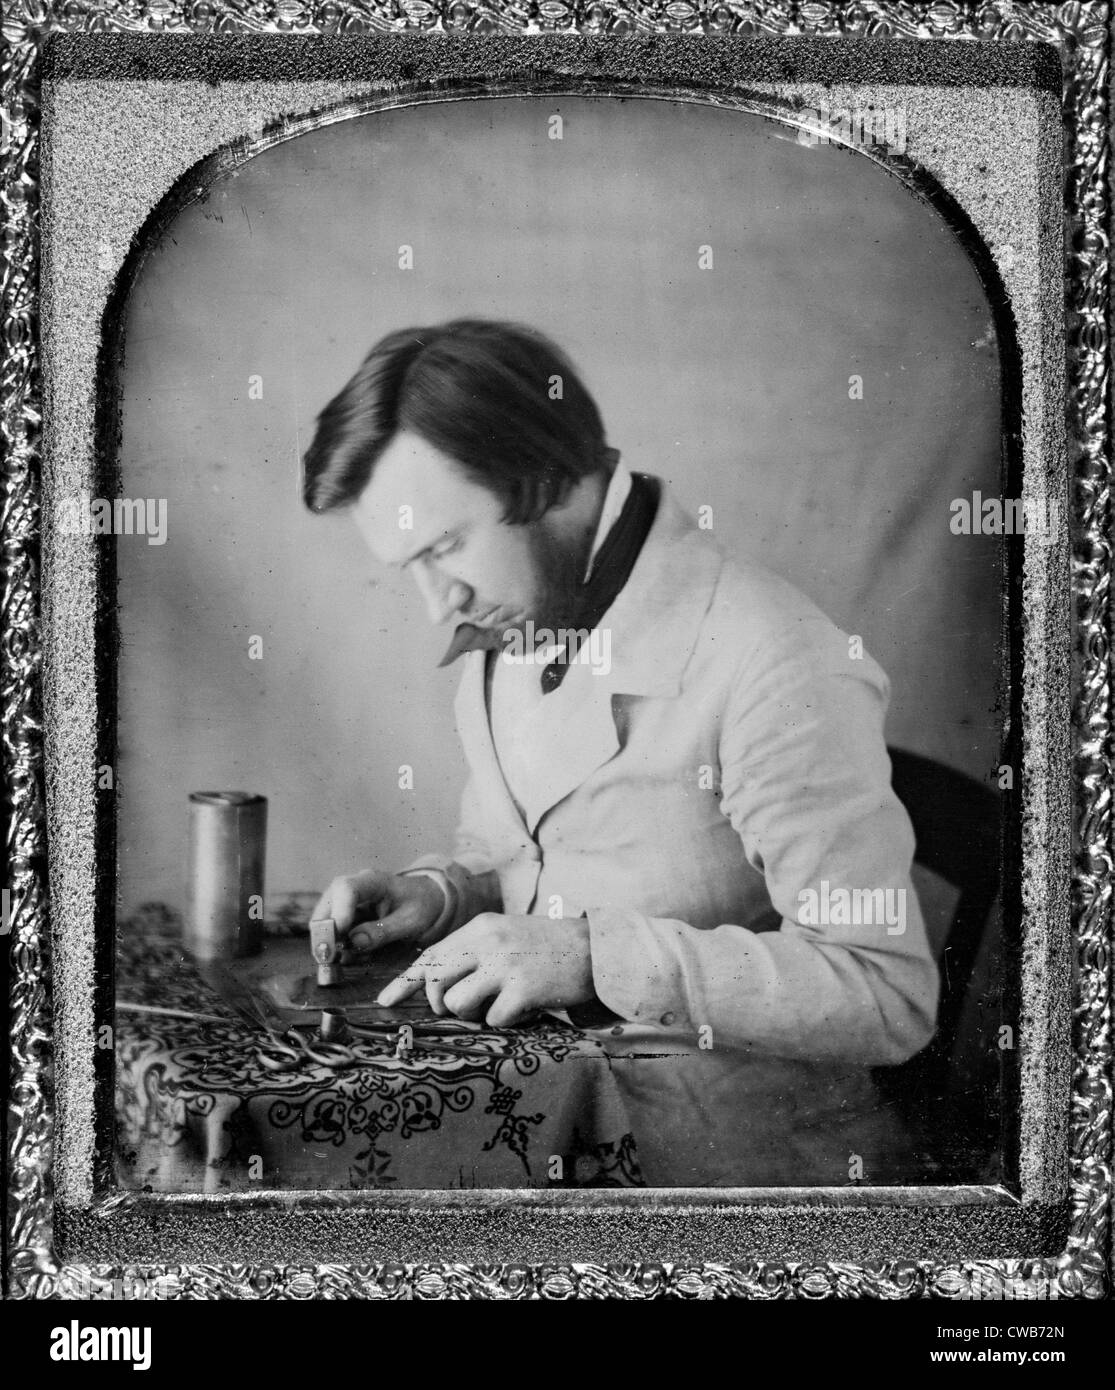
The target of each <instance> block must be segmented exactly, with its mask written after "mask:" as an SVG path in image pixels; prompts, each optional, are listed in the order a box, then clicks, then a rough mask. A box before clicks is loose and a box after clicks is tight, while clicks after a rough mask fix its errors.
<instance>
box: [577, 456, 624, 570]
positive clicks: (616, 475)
mask: <svg viewBox="0 0 1115 1390" xmlns="http://www.w3.org/2000/svg"><path fill="white" fill-rule="evenodd" d="M630 491H631V470H630V469H629V468H628V467H627V465H626V464H625V463H623V462H622V460H617V462H616V466H615V467H614V468H613V469H612V476H611V478H610V479H609V480H608V489H607V491H606V492H605V493H604V505H603V507H602V508H601V510H600V520H599V522H598V523H597V526H596V535H595V537H594V538H593V542H592V550H591V551H590V552H589V557H588V568H587V569H586V570H585V580H586V581H587V580H588V577H589V575H591V574H592V567H593V565H594V564H595V563H596V555H597V552H598V551H599V549H600V547H601V546H602V545H603V544H604V541H605V539H606V537H607V535H608V532H609V531H610V530H611V529H612V527H613V526H614V525H615V523H616V522H617V521H618V520H619V514H620V512H622V511H623V504H624V503H625V502H626V501H627V494H628V493H629V492H630Z"/></svg>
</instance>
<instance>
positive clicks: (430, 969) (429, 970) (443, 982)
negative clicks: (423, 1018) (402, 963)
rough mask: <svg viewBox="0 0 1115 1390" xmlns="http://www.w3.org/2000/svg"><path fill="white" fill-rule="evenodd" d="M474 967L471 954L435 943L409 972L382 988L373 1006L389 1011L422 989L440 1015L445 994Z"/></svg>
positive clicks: (443, 1005)
mask: <svg viewBox="0 0 1115 1390" xmlns="http://www.w3.org/2000/svg"><path fill="white" fill-rule="evenodd" d="M477 964H478V962H477V959H476V956H475V955H473V953H472V952H471V951H467V950H464V951H462V950H459V949H457V950H455V949H454V943H452V942H444V941H442V942H439V943H438V945H437V946H434V947H431V948H430V950H428V951H423V952H422V954H421V955H420V956H419V957H418V959H417V960H416V961H415V962H414V964H413V965H412V966H411V967H410V969H409V970H407V971H405V972H404V973H403V974H402V975H398V976H396V978H395V979H394V980H392V981H391V983H390V984H389V985H385V986H384V988H383V989H382V990H380V992H379V996H378V998H377V999H376V1003H377V1004H381V1005H383V1006H384V1007H385V1008H390V1007H391V1006H392V1005H393V1004H398V1003H399V1002H400V1001H401V1000H403V999H409V998H410V996H411V995H412V994H416V993H417V992H418V990H420V989H422V988H423V987H425V990H426V998H427V999H428V1000H429V1001H430V1008H431V1009H433V1011H434V1013H436V1014H443V1013H445V1012H446V1006H445V1003H444V997H445V991H446V990H447V989H448V988H449V987H450V986H451V985H455V984H456V983H457V981H458V980H462V979H464V977H465V976H466V975H470V974H472V972H473V971H474V970H475V969H476V967H477Z"/></svg>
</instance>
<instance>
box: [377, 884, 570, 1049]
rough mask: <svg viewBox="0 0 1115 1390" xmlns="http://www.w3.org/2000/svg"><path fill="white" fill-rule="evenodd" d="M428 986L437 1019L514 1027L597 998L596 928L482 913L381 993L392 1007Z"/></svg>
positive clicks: (565, 920)
mask: <svg viewBox="0 0 1115 1390" xmlns="http://www.w3.org/2000/svg"><path fill="white" fill-rule="evenodd" d="M423 986H424V987H425V990H426V997H427V998H428V999H429V1001H430V1007H431V1008H432V1009H433V1011H434V1013H437V1014H446V1013H452V1014H456V1016H457V1017H458V1018H464V1019H472V1020H474V1019H481V1018H482V1019H484V1021H485V1022H486V1023H487V1024H488V1025H489V1026H490V1027H492V1028H508V1027H510V1026H511V1024H513V1023H516V1022H518V1021H519V1020H520V1019H523V1018H524V1017H526V1016H527V1015H528V1014H531V1013H534V1012H535V1011H536V1010H538V1009H564V1008H568V1007H569V1005H571V1004H583V1003H585V1002H586V1001H587V1000H589V999H592V998H593V997H594V990H593V987H592V962H591V959H590V957H589V933H588V922H587V921H586V920H585V919H584V918H583V917H579V918H568V917H566V918H558V919H552V918H549V917H509V916H507V915H505V914H504V913H500V912H482V913H481V914H480V915H479V916H478V917H474V918H473V919H472V921H471V922H469V923H467V924H466V925H465V926H463V927H461V928H459V929H458V930H457V931H455V932H451V933H450V934H449V935H448V936H447V937H445V938H444V939H443V940H441V941H438V942H437V943H436V944H434V945H433V946H430V947H428V948H427V949H426V950H425V951H423V952H422V954H421V955H420V956H419V957H418V959H417V960H416V961H415V962H414V964H413V965H412V966H411V968H410V969H409V970H408V971H406V973H405V974H403V975H400V976H399V977H398V978H397V979H394V980H392V981H391V983H390V984H389V985H387V986H386V987H385V988H384V989H383V990H381V992H380V995H379V999H378V1001H377V1002H378V1003H380V1004H381V1005H384V1006H386V1007H390V1006H391V1005H393V1004H397V1003H399V1001H400V1000H402V999H406V998H408V997H409V996H410V995H412V994H415V993H416V992H417V991H418V990H419V989H421V988H422V987H423Z"/></svg>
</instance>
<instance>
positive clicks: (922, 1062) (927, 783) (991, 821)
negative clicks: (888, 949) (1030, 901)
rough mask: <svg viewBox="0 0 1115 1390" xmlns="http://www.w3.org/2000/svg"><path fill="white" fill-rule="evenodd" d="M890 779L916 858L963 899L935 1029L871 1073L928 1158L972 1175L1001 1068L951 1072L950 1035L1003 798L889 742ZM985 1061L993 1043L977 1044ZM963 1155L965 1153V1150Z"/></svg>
mask: <svg viewBox="0 0 1115 1390" xmlns="http://www.w3.org/2000/svg"><path fill="white" fill-rule="evenodd" d="M888 752H889V753H890V758H891V768H892V777H891V782H892V785H893V787H894V790H895V793H896V794H897V796H898V799H899V800H900V801H901V802H902V804H903V806H904V807H905V808H906V811H907V813H908V815H909V817H910V820H911V822H912V824H913V827H914V835H915V837H916V848H915V851H914V862H915V863H917V864H920V865H922V867H923V868H925V869H928V870H929V871H930V872H931V873H933V874H936V875H937V876H938V877H939V878H941V879H943V880H944V881H945V882H946V883H949V884H951V885H952V886H953V887H954V888H956V889H957V891H958V893H959V897H958V899H957V902H956V907H955V910H954V912H953V917H952V922H951V924H950V926H949V929H948V934H947V937H946V939H945V944H944V949H943V952H942V954H941V957H940V960H939V963H940V967H941V997H940V1003H939V1006H938V1011H937V1032H936V1034H935V1035H934V1037H933V1040H932V1042H930V1043H929V1045H928V1046H927V1047H925V1048H924V1049H923V1050H922V1051H921V1052H919V1053H918V1055H917V1056H916V1057H913V1058H911V1059H910V1060H909V1061H908V1062H904V1063H902V1064H901V1065H900V1066H897V1067H879V1068H877V1069H876V1070H875V1072H874V1076H875V1081H876V1084H877V1085H878V1086H879V1088H880V1090H881V1091H882V1092H883V1094H884V1095H885V1096H887V1098H888V1099H889V1100H891V1102H892V1103H895V1104H897V1105H898V1107H899V1109H900V1110H901V1111H902V1112H903V1114H904V1117H905V1118H906V1120H907V1122H908V1123H909V1124H910V1125H911V1128H912V1129H913V1131H914V1133H915V1135H917V1136H919V1137H920V1138H921V1139H922V1141H923V1144H924V1146H925V1147H926V1149H927V1150H928V1151H929V1154H930V1157H931V1158H932V1159H933V1160H934V1161H935V1163H936V1165H937V1166H939V1167H940V1168H941V1169H942V1177H944V1178H946V1179H949V1180H952V1181H964V1180H971V1174H970V1173H969V1174H968V1175H965V1174H964V1173H963V1172H961V1171H960V1169H961V1168H962V1167H964V1166H965V1165H964V1162H963V1159H964V1158H966V1159H968V1160H969V1163H968V1165H967V1166H968V1167H970V1168H979V1167H980V1166H981V1163H982V1164H986V1161H987V1158H988V1156H989V1155H990V1154H991V1153H992V1152H993V1151H994V1150H995V1149H996V1148H997V1142H998V1091H999V1076H998V1067H997V1065H991V1064H988V1063H986V1062H985V1063H984V1064H983V1065H982V1066H979V1067H978V1068H977V1070H976V1074H975V1075H974V1076H970V1077H958V1076H957V1075H956V1071H955V1067H956V1042H957V1031H958V1026H959V1024H960V1020H961V1014H962V1012H963V1009H964V1004H965V1001H966V998H967V994H968V987H969V984H970V982H971V979H972V972H973V968H974V966H975V963H976V959H977V957H978V955H979V952H980V947H981V945H982V944H983V939H984V933H985V931H986V929H987V924H988V920H989V918H990V915H991V910H992V908H993V907H994V904H995V899H996V896H997V894H998V891H999V855H1000V834H999V831H1000V825H999V822H1000V813H1001V804H1000V798H999V797H998V796H997V795H996V794H995V792H993V791H991V790H990V789H989V788H988V787H986V786H984V785H982V784H981V783H979V782H977V781H975V780H974V778H971V777H968V776H966V775H965V774H964V773H961V772H956V771H954V770H953V769H952V768H950V767H946V766H945V765H944V764H943V763H938V762H934V761H933V760H932V759H930V758H923V757H920V756H919V755H918V754H916V753H908V752H906V751H904V750H903V749H900V748H890V749H888ZM983 1052H984V1056H985V1058H986V1057H987V1056H989V1055H990V1054H989V1049H988V1048H985V1049H983ZM962 1156H963V1157H962Z"/></svg>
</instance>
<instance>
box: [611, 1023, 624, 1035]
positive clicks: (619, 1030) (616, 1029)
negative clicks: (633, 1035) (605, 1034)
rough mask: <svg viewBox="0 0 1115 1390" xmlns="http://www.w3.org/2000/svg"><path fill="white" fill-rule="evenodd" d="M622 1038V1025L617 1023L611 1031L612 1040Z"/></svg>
mask: <svg viewBox="0 0 1115 1390" xmlns="http://www.w3.org/2000/svg"><path fill="white" fill-rule="evenodd" d="M622 1036H623V1025H622V1024H621V1023H617V1024H616V1026H615V1027H614V1028H613V1029H612V1037H613V1038H621V1037H622Z"/></svg>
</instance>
